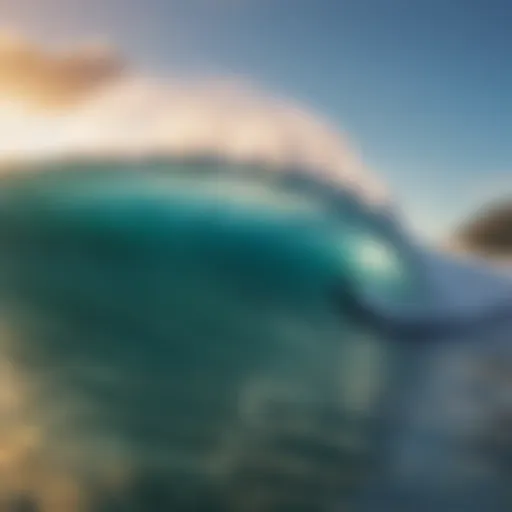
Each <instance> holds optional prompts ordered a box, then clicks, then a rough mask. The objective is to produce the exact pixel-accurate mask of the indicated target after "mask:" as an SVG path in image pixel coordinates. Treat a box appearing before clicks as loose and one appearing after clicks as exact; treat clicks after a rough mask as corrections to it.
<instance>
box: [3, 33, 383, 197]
mask: <svg viewBox="0 0 512 512" xmlns="http://www.w3.org/2000/svg"><path fill="white" fill-rule="evenodd" d="M155 153H157V154H180V155H182V154H190V153H193V154H198V153H199V154H205V155H211V156H221V157H226V158H228V159H230V160H237V161H245V162H260V163H261V162H263V163H265V164H266V165H267V166H270V167H272V166H274V167H275V168H282V167H288V166H300V167H303V168H308V169H314V170H315V172H317V173H319V174H322V175H323V176H324V177H325V178H327V179H331V180H333V181H334V182H336V183H343V185H345V186H349V187H353V188H355V189H359V191H360V192H361V193H363V194H366V195H367V196H369V197H371V199H372V200H378V201H381V200H382V199H383V198H385V197H386V193H385V191H384V189H383V187H382V186H381V185H380V183H379V182H377V181H376V180H374V179H373V176H372V175H371V174H368V173H367V172H366V169H365V168H364V166H363V165H362V163H361V161H360V160H359V158H358V157H357V156H356V155H355V154H354V152H353V151H352V150H351V149H350V148H349V147H348V145H347V142H346V138H345V137H344V136H342V135H341V134H340V133H339V131H338V130H337V129H336V128H335V127H334V126H332V125H331V124H330V123H328V122H327V121H325V120H323V119H322V118H321V117H320V116H318V115H316V114H315V113H313V112H311V111H309V110H308V109H307V108H304V107H303V106H300V105H297V104H295V103H294V102H292V101H290V100H288V99H286V98H279V97H276V96H274V95H272V94H269V93H267V92H264V91H261V90H259V89H258V88H255V87H253V86H251V85H250V84H248V83H246V82H244V81H240V80H237V79H234V78H233V77H220V78H219V77H203V78H201V79H185V78H183V77H179V78H174V79H173V78H166V79H159V78H158V77H150V76H141V75H140V74H138V73H137V72H136V71H134V70H129V68H127V67H126V66H125V65H123V63H122V60H121V59H119V58H118V57H117V56H116V53H115V52H113V51H111V50H109V51H107V50H101V51H99V50H98V49H97V48H93V49H91V48H90V47H85V49H84V48H75V49H74V50H71V51H69V52H66V53H63V52H60V53H56V52H49V51H48V50H47V49H44V48H40V47H38V46H37V45H36V44H34V43H29V42H27V41H26V40H24V39H20V38H18V39H13V38H9V39H8V38H4V40H3V42H0V159H1V157H3V159H4V160H7V159H13V158H23V159H26V158H29V157H34V158H40V157H46V156H55V155H70V154H71V155H72V154H81V155H83V154H86V155H111V156H118V155H119V156H123V157H126V156H144V155H151V154H155Z"/></svg>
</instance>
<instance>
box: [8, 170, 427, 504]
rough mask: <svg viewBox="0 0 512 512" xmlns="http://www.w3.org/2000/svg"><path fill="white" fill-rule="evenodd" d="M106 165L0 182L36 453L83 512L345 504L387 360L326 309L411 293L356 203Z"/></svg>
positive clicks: (249, 176)
mask: <svg viewBox="0 0 512 512" xmlns="http://www.w3.org/2000/svg"><path fill="white" fill-rule="evenodd" d="M105 165H106V164H102V165H100V164H98V168H85V167H84V164H80V165H78V164H67V166H66V165H64V166H63V168H61V169H56V170H52V169H49V170H46V171H45V172H38V173H30V172H29V171H26V172H25V173H24V174H19V175H17V176H16V177H10V178H5V179H4V181H3V184H2V186H1V187H0V285H1V286H0V304H1V306H2V321H3V324H4V325H5V328H6V330H7V331H8V332H9V333H12V340H11V341H9V343H7V342H4V344H3V345H2V348H1V352H0V355H1V356H2V357H3V358H4V359H8V360H9V362H10V364H11V365H12V367H13V368H14V369H15V371H16V372H17V374H18V375H20V376H22V377H23V380H24V384H23V390H24V391H23V397H24V402H23V407H21V406H20V407H21V408H20V410H17V411H16V414H17V418H18V419H19V421H20V422H22V423H26V424H35V425H36V426H37V427H38V430H39V431H40V436H41V443H40V444H39V445H37V446H36V447H35V448H33V450H34V454H33V456H34V457H35V458H36V459H38V460H42V461H43V467H46V468H47V469H46V471H45V472H46V473H49V474H50V475H52V474H55V478H56V479H58V478H60V476H59V475H62V474H67V475H71V476H72V479H73V480H74V481H75V483H76V485H77V486H78V487H79V488H81V489H85V491H84V494H85V495H86V496H87V499H86V501H87V502H88V503H89V502H90V503H89V504H88V505H87V507H89V508H87V509H86V510H90V511H93V510H94V511H96V510H102V511H107V510H108V511H110V510H127V511H128V510H149V509H148V507H150V509H151V510H153V511H155V512H157V511H160V510H161V511H162V512H163V511H164V510H165V511H167V510H182V511H184V512H188V511H199V510H201V511H203V510H218V511H224V510H225V511H228V510H234V511H242V510H257V511H260V510H261V511H265V512H266V511H271V510H280V511H284V510H290V511H291V510H310V511H318V512H323V511H328V510H329V511H330V510H332V507H334V506H337V505H338V504H339V503H343V502H344V501H347V500H350V499H351V497H352V496H353V495H354V493H355V492H356V491H357V489H359V488H360V486H361V485H362V483H364V479H363V477H364V475H365V474H367V473H368V471H369V470H370V468H371V467H372V466H373V463H372V460H373V459H372V457H373V458H374V457H375V454H376V453H377V452H376V450H377V445H376V443H377V442H378V439H379V436H378V432H379V428H381V427H380V425H381V420H382V414H383V410H384V409H383V404H384V403H385V398H386V390H387V388H388V386H389V385H390V380H389V379H390V376H391V374H392V373H393V372H394V369H396V365H397V364H399V362H398V360H397V357H398V355H397V353H396V350H395V348H394V345H393V344H390V343H388V342H387V341H388V340H385V339H383V337H382V334H381V333H379V332H373V331H372V330H371V329H370V328H368V326H367V325H365V324H364V323H362V322H361V320H360V319H358V318H354V317H352V316H351V313H350V311H348V310H345V309H344V306H343V303H339V302H338V301H337V297H339V290H340V289H341V290H343V293H345V294H346V295H347V296H351V295H353V294H356V295H357V294H362V295H364V296H365V297H368V298H369V299H370V301H371V300H373V299H379V300H385V301H387V302H389V303H390V304H393V303H395V302H396V303H401V302H402V301H406V300H410V298H411V297H415V298H416V300H417V299H418V297H420V298H421V296H422V295H421V294H422V290H421V287H420V285H419V283H420V278H419V276H417V275H416V270H415V269H414V267H413V266H411V265H410V264H409V262H408V260H407V258H404V257H403V256H402V253H401V252H400V251H399V250H398V249H397V248H396V247H395V245H394V242H393V241H391V240H389V237H386V236H384V235H382V233H381V231H380V229H381V228H380V227H379V228H377V227H376V226H377V220H376V219H377V217H375V218H374V217H372V214H371V213H370V212H369V211H367V209H365V207H364V206H363V205H358V204H357V201H356V202H354V201H353V200H352V201H347V203H346V208H345V209H344V210H343V208H342V209H340V208H337V209H334V208H333V207H331V204H330V202H329V201H327V200H325V198H324V197H322V196H321V195H318V194H317V193H313V192H312V190H310V189H308V188H307V187H306V186H305V185H304V183H303V181H300V180H294V179H292V178H293V176H288V177H286V179H285V178H279V179H278V178H273V180H270V179H269V178H267V177H264V176H266V175H264V174H262V173H260V172H257V170H251V169H241V170H238V171H237V172H234V171H233V169H231V168H223V167H222V166H217V167H215V166H210V167H208V166H204V165H203V166H199V165H193V164H183V163H173V162H167V163H166V164H162V163H160V164H158V165H157V164H151V165H150V164H145V165H142V164H139V165H128V164H118V165H114V164H109V165H108V166H107V167H108V168H105ZM297 183H302V185H300V186H298V185H297ZM338 203H339V204H342V203H340V202H339V201H338ZM335 292H336V293H335ZM9 340H10V338H9ZM13 340H14V341H13ZM20 393H21V391H20ZM6 414H14V413H13V412H9V413H6ZM11 419H12V418H11ZM12 464H13V468H11V469H12V471H11V473H12V472H15V471H20V472H22V470H23V471H24V472H26V471H27V468H26V467H24V466H23V465H24V464H25V465H26V464H29V463H27V462H22V461H20V462H19V465H20V468H18V467H17V466H16V464H17V463H16V464H15V463H14V462H13V463H12ZM120 468H122V469H126V472H127V474H128V476H126V478H125V480H123V481H122V484H121V490H119V489H118V490H117V491H116V492H114V491H111V493H110V494H108V493H106V491H105V489H104V488H105V486H106V487H108V485H107V484H106V483H105V482H107V481H110V480H109V475H110V472H115V471H118V470H119V469H120ZM29 474H30V472H29ZM35 474H36V475H37V472H36V473H35ZM0 476H1V475H0ZM27 478H28V477H27ZM91 482H92V483H91ZM141 482H145V484H144V485H142V483H141ZM41 486H42V484H41V482H40V481H39V480H38V477H37V476H32V477H31V478H28V479H27V481H26V492H27V493H28V494H31V495H33V496H34V499H35V500H36V501H37V499H42V498H40V497H39V498H38V496H39V494H40V492H41ZM141 486H142V487H144V486H146V487H145V488H146V489H147V488H148V487H149V488H150V489H151V491H150V494H151V496H153V497H151V496H150V497H148V495H147V494H144V492H145V491H144V492H143V491H141V490H140V489H141ZM4 492H5V493H7V494H8V493H9V492H14V491H13V490H12V489H9V488H7V489H4ZM105 493H106V494H105ZM141 493H142V494H141ZM107 495H108V496H110V497H108V496H107ZM141 496H145V497H144V498H143V497H141ZM155 496H159V498H158V500H159V501H158V503H157V502H156V501H155V502H153V503H157V504H153V505H148V503H149V502H151V499H154V500H156V499H157V498H155ZM109 500H114V501H116V500H117V501H118V503H117V505H115V504H114V501H109ZM119 500H120V501H119ZM123 500H124V501H123ZM147 500H150V501H149V502H148V501H147ZM100 502H102V504H101V506H100ZM121 502H122V503H121ZM120 503H121V504H120ZM123 503H124V504H123ZM250 503H256V504H258V503H260V504H259V505H254V507H255V508H250V507H249V504H250ZM115 506H117V507H118V508H115ZM101 507H103V508H101ZM109 507H110V508H109ZM119 507H121V508H119ZM123 507H124V508H123ZM130 507H131V508H130ZM137 507H139V508H137ZM215 507H217V508H215ZM52 512H53V511H52ZM56 512H58V511H56ZM66 512H73V510H68V511H66Z"/></svg>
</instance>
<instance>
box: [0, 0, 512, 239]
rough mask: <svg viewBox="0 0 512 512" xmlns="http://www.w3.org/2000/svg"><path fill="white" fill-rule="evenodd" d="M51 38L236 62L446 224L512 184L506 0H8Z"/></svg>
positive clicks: (436, 223)
mask: <svg viewBox="0 0 512 512" xmlns="http://www.w3.org/2000/svg"><path fill="white" fill-rule="evenodd" d="M0 20H1V22H0V23H1V24H2V25H5V26H6V27H14V28H18V29H21V30H24V31H26V32H28V33H29V34H34V35H36V36H41V37H43V38H45V39H48V40H52V39H54V40H65V39H76V38H88V37H91V36H93V37H94V36H99V37H106V38H107V39H109V40H110V41H111V42H113V43H114V44H116V45H118V46H119V47H121V48H122V49H123V50H124V51H125V52H126V53H127V54H128V55H129V56H130V57H131V58H132V59H133V60H135V62H136V63H137V65H138V66H139V67H142V68H144V69H147V70H148V71H150V72H154V71H157V72H160V73H167V72H168V73H181V72H186V73H189V72H191V71H198V70H199V71H201V72H205V71H206V72H209V73H216V74H223V73H229V74H236V75H240V76H243V77H247V78H248V79H249V80H251V81H253V82H255V83H256V84H261V85H262V86H263V87H265V88H266V89H269V90H270V91H274V92H276V93H278V94H281V95H287V96H290V97H292V98H295V99H296V100H298V101H299V102H302V103H305V104H306V105H309V106H311V107H313V109H315V110H316V111H317V112H319V113H320V114H322V115H324V116H326V117H328V118H329V119H330V120H331V121H334V123H336V124H337V125H339V126H340V128H342V129H343V130H345V131H346V132H347V133H348V135H349V137H350V139H351V140H352V141H353V142H354V143H355V145H356V147H357V148H358V149H359V150H360V151H361V152H362V154H363V157H364V159H365V161H366V163H367V164H368V165H369V166H370V167H372V168H374V169H375V170H376V172H377V173H378V174H380V175H381V176H382V177H383V178H384V179H385V180H386V181H388V182H389V184H390V187H391V188H392V189H393V190H394V191H395V192H396V194H397V195H398V196H399V198H400V199H401V200H402V202H403V204H404V206H405V209H406V211H407V212H408V214H409V215H410V217H411V222H412V224H413V225H414V226H415V227H417V228H418V229H419V230H420V231H423V232H424V233H425V234H426V235H427V236H435V237H440V236H444V235H445V234H446V233H447V232H449V230H450V229H451V228H452V227H453V226H454V224H455V223H456V222H457V221H458V220H459V219H461V218H464V216H465V215H466V213H467V212H470V211H471V210H473V209H475V208H477V207H478V206H479V205H480V204H481V203H482V202H485V201H487V200H489V199H491V198H493V197H495V196H499V195H503V194H506V193H507V192H509V193H512V144H510V139H511V136H512V66H511V65H510V62H511V60H512V31H511V30H510V27H511V26H512V2H510V0H487V1H484V0H81V1H79V0H16V1H15V0H12V1H9V0H0Z"/></svg>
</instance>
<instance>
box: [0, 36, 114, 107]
mask: <svg viewBox="0 0 512 512" xmlns="http://www.w3.org/2000/svg"><path fill="white" fill-rule="evenodd" d="M123 70H124V63H123V61H122V60H121V59H120V57H119V56H118V55H117V54H115V53H114V52H113V51H111V50H110V49H109V48H108V47H104V46H97V45H87V46H83V47H76V48H72V49H70V50H69V51H66V52H63V51H49V50H47V49H45V48H44V47H42V46H40V45H38V44H37V43H36V42H33V41H30V40H28V39H25V38H23V37H22V36H19V35H16V34H12V33H3V34H0V96H2V97H4V98H6V97H7V98H11V99H13V100H19V101H23V102H26V103H29V104H31V105H32V106H34V107H42V108H60V107H68V106H70V105H73V104H76V103H78V102H80V101H81V100H83V99H85V98H87V97H88V96H89V95H91V94H92V93H94V92H95V91H96V90H98V88H100V87H101V86H103V85H105V84H106V83H108V82H110V81H111V80H113V79H114V78H119V76H120V75H121V74H122V72H123Z"/></svg>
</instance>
